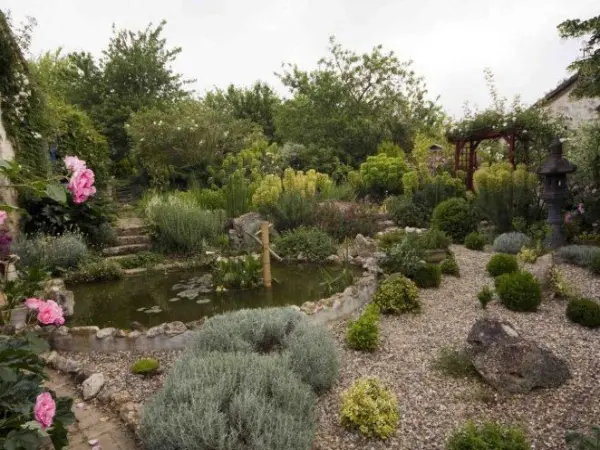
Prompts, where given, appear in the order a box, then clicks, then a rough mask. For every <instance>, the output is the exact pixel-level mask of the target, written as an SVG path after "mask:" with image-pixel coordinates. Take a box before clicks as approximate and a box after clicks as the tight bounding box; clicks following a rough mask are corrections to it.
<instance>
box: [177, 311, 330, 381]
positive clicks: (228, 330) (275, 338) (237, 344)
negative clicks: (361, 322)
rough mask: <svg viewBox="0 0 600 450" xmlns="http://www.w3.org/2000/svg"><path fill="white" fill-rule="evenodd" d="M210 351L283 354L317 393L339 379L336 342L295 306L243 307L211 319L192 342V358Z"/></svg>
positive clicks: (287, 364) (190, 349)
mask: <svg viewBox="0 0 600 450" xmlns="http://www.w3.org/2000/svg"><path fill="white" fill-rule="evenodd" d="M209 352H227V353H260V354H267V353H276V354H281V356H282V357H283V359H284V360H285V361H286V362H287V363H286V364H283V365H286V366H288V367H290V368H292V369H293V370H294V371H295V372H296V373H297V374H298V375H300V377H301V378H302V380H303V381H304V382H306V383H307V384H309V385H310V386H312V387H313V389H314V390H315V391H317V392H322V391H325V390H327V389H329V388H330V387H331V386H332V385H333V383H334V382H335V380H336V378H337V371H338V366H339V356H338V352H337V348H336V345H335V341H334V340H333V337H332V336H331V335H330V334H329V332H328V331H327V330H326V329H325V328H324V327H322V326H320V325H311V324H310V323H309V322H308V319H307V318H306V315H305V314H303V313H302V312H300V311H295V310H293V309H291V308H267V309H253V310H240V311H236V312H231V313H226V314H222V315H218V316H214V317H211V318H210V319H208V320H207V321H206V322H205V323H204V325H203V326H202V328H201V329H200V330H198V332H197V334H196V337H195V338H194V340H193V341H192V342H191V344H190V346H189V349H188V353H189V355H190V357H202V355H204V354H206V353H209Z"/></svg>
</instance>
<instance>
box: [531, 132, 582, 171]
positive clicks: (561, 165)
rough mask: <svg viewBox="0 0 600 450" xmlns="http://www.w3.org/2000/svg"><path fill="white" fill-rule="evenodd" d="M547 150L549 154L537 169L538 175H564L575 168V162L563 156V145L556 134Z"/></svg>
mask: <svg viewBox="0 0 600 450" xmlns="http://www.w3.org/2000/svg"><path fill="white" fill-rule="evenodd" d="M549 150H550V154H549V155H548V157H547V158H546V160H545V161H544V163H543V164H542V165H541V166H540V167H539V168H538V170H537V173H538V175H545V176H547V175H566V174H568V173H572V172H575V171H576V170H577V166H576V165H575V164H573V163H571V162H570V161H569V160H568V159H565V158H563V145H562V142H561V140H560V138H559V137H558V136H556V137H555V138H554V139H553V140H552V144H550V148H549Z"/></svg>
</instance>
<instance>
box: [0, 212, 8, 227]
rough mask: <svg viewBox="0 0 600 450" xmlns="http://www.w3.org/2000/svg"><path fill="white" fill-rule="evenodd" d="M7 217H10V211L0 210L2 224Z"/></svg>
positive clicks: (0, 222) (0, 223)
mask: <svg viewBox="0 0 600 450" xmlns="http://www.w3.org/2000/svg"><path fill="white" fill-rule="evenodd" d="M6 219H8V213H7V212H6V211H0V225H2V224H3V223H4V222H6Z"/></svg>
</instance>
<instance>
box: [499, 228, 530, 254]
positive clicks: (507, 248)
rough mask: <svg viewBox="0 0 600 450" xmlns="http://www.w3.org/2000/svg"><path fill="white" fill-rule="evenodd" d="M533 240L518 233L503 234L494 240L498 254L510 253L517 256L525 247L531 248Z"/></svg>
mask: <svg viewBox="0 0 600 450" xmlns="http://www.w3.org/2000/svg"><path fill="white" fill-rule="evenodd" d="M531 245H532V240H531V238H530V237H529V236H527V235H526V234H523V233H519V232H518V231H513V232H510V233H503V234H501V235H500V236H498V237H497V238H496V239H494V251H495V252H498V253H510V254H511V255H516V254H517V253H519V252H520V251H521V248H522V247H523V246H527V247H529V246H531Z"/></svg>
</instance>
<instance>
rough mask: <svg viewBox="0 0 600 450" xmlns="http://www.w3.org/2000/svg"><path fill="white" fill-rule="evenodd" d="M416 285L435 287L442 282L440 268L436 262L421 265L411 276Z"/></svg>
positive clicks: (426, 287)
mask: <svg viewBox="0 0 600 450" xmlns="http://www.w3.org/2000/svg"><path fill="white" fill-rule="evenodd" d="M412 280H413V281H414V282H415V284H416V285H417V287H420V288H423V289H429V288H437V287H439V286H440V284H441V282H442V269H441V268H440V266H438V265H437V264H423V265H421V266H420V267H419V268H418V269H417V271H416V272H415V274H414V275H413V277H412Z"/></svg>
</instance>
